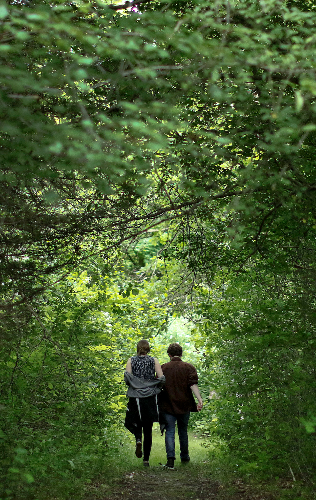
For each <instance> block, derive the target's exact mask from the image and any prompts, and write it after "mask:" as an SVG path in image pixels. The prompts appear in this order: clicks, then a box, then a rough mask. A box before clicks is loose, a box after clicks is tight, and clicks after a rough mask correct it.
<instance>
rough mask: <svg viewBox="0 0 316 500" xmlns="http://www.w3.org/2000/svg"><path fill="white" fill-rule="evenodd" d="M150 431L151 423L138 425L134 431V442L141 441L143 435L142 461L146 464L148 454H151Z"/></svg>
mask: <svg viewBox="0 0 316 500" xmlns="http://www.w3.org/2000/svg"><path fill="white" fill-rule="evenodd" d="M152 429H153V424H152V422H148V423H142V424H138V425H137V428H136V430H135V438H136V441H141V440H142V434H143V435H144V440H143V459H144V460H145V461H146V462H148V460H149V456H150V452H151V445H152V440H153V438H152Z"/></svg>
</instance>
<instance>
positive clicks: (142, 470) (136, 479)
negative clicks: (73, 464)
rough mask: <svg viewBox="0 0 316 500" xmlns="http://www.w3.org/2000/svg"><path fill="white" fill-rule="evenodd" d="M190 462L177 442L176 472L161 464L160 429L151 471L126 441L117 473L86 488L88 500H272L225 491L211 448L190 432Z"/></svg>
mask: <svg viewBox="0 0 316 500" xmlns="http://www.w3.org/2000/svg"><path fill="white" fill-rule="evenodd" d="M189 449H190V456H191V461H190V462H189V463H185V464H182V463H181V461H180V459H179V443H178V439H177V440H176V456H177V459H176V461H175V469H174V470H170V469H167V468H166V467H164V466H163V465H161V464H164V463H165V462H166V452H165V447H164V439H163V438H162V437H161V435H160V432H159V427H158V426H157V427H155V428H154V432H153V447H152V453H151V456H150V467H144V466H143V461H142V459H139V458H136V457H135V445H134V442H133V441H132V440H127V441H126V442H125V443H124V445H123V446H122V448H121V453H120V454H119V455H118V456H117V466H118V467H117V469H116V472H115V467H114V469H112V473H113V475H112V480H110V481H109V478H107V479H106V478H104V479H101V478H100V481H99V482H94V483H93V484H92V485H90V487H89V488H87V495H86V496H85V500H151V499H154V500H272V499H271V497H266V496H262V495H258V496H257V495H249V492H248V491H247V492H245V491H241V490H240V488H239V487H238V486H237V487H236V485H234V486H233V487H232V488H231V487H228V488H227V486H226V487H223V485H222V484H221V483H220V481H219V480H218V477H219V474H218V472H219V471H218V470H217V469H216V465H215V463H213V460H212V459H211V458H210V453H209V452H210V448H209V447H208V448H206V447H205V446H204V442H203V440H202V439H200V438H199V437H198V436H197V435H196V434H195V433H194V432H192V431H191V432H189Z"/></svg>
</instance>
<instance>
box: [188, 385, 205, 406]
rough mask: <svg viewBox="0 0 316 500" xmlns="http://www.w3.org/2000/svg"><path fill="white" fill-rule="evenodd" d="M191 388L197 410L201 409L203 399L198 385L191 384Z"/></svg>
mask: <svg viewBox="0 0 316 500" xmlns="http://www.w3.org/2000/svg"><path fill="white" fill-rule="evenodd" d="M191 390H192V392H193V394H194V395H195V396H196V398H197V400H198V405H197V410H198V411H201V410H202V408H203V401H202V398H201V394H200V389H199V388H198V385H197V384H193V385H191Z"/></svg>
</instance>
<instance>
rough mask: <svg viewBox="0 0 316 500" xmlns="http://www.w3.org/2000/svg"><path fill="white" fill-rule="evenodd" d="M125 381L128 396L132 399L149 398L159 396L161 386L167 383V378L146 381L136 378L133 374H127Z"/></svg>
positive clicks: (125, 374)
mask: <svg viewBox="0 0 316 500" xmlns="http://www.w3.org/2000/svg"><path fill="white" fill-rule="evenodd" d="M124 380H125V383H126V385H128V386H129V387H128V390H127V394H126V396H128V397H130V398H148V397H149V396H154V395H156V394H159V392H160V391H161V386H162V385H163V384H164V382H165V377H160V378H154V379H152V380H145V379H144V378H138V377H135V375H133V374H132V373H128V372H125V373H124Z"/></svg>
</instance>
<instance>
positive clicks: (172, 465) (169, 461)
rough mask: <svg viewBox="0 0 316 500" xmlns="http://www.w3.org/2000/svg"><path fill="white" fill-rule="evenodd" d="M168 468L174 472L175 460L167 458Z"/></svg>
mask: <svg viewBox="0 0 316 500" xmlns="http://www.w3.org/2000/svg"><path fill="white" fill-rule="evenodd" d="M166 467H167V468H168V469H171V470H174V458H170V457H169V458H167V463H166Z"/></svg>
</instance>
